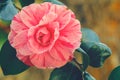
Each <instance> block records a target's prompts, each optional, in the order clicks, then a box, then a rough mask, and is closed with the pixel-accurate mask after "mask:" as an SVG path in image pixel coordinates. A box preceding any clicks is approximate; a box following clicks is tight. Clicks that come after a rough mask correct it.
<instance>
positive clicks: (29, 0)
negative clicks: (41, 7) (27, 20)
mask: <svg viewBox="0 0 120 80" xmlns="http://www.w3.org/2000/svg"><path fill="white" fill-rule="evenodd" d="M19 1H20V3H21V5H22V7H24V6H28V5H30V4H32V3H34V2H35V0H19Z"/></svg>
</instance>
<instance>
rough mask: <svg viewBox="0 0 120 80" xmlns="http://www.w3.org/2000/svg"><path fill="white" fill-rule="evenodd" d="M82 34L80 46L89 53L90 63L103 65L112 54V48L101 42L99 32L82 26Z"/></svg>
mask: <svg viewBox="0 0 120 80" xmlns="http://www.w3.org/2000/svg"><path fill="white" fill-rule="evenodd" d="M82 35H83V37H82V43H81V45H80V47H81V48H82V49H83V50H84V51H85V52H86V53H87V54H88V56H89V62H90V63H89V65H90V66H92V67H101V66H102V65H103V63H104V61H105V60H106V59H107V58H108V57H109V56H110V55H111V50H110V48H109V47H108V46H107V45H105V44H103V43H101V42H100V40H99V37H98V36H97V34H96V33H95V32H94V31H92V30H90V29H88V28H82Z"/></svg>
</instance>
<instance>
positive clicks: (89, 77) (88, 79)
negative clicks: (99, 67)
mask: <svg viewBox="0 0 120 80" xmlns="http://www.w3.org/2000/svg"><path fill="white" fill-rule="evenodd" d="M84 80H96V79H95V78H94V77H93V76H92V75H90V74H89V73H88V72H85V73H84Z"/></svg>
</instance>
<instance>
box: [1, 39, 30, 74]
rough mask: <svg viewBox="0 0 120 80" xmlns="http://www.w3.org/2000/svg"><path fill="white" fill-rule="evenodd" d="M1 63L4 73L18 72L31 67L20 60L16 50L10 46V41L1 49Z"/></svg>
mask: <svg viewBox="0 0 120 80" xmlns="http://www.w3.org/2000/svg"><path fill="white" fill-rule="evenodd" d="M0 65H1V68H2V70H3V73H4V75H14V74H18V73H21V72H23V71H25V70H26V69H28V68H29V67H28V66H27V65H25V64H23V63H22V62H21V61H19V60H18V58H17V57H16V50H15V49H14V48H12V47H11V46H10V44H9V41H6V42H5V44H4V45H3V47H2V49H1V51H0Z"/></svg>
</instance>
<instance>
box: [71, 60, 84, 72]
mask: <svg viewBox="0 0 120 80" xmlns="http://www.w3.org/2000/svg"><path fill="white" fill-rule="evenodd" d="M73 62H74V63H76V64H77V66H78V67H79V69H80V70H82V68H83V66H82V64H80V63H79V62H77V60H76V59H75V58H74V59H73Z"/></svg>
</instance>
